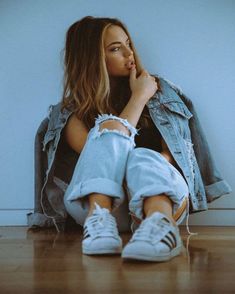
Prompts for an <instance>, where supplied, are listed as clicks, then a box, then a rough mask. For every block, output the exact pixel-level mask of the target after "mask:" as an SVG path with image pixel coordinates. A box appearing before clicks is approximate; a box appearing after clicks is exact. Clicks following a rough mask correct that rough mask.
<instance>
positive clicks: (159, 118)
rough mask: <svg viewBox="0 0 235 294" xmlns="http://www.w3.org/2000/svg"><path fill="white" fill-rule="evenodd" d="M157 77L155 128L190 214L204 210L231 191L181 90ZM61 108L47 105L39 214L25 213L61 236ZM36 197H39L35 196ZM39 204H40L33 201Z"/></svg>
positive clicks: (33, 223)
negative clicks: (185, 192)
mask: <svg viewBox="0 0 235 294" xmlns="http://www.w3.org/2000/svg"><path fill="white" fill-rule="evenodd" d="M155 76H156V77H158V78H159V80H160V84H161V89H162V92H159V91H157V92H156V93H155V94H154V96H153V97H152V98H151V99H150V100H149V102H148V103H147V106H148V108H149V112H150V115H151V118H152V120H153V122H154V123H155V125H156V127H157V128H158V129H159V131H160V133H161V135H162V137H163V139H164V140H165V142H166V144H167V146H168V148H169V150H170V152H171V154H172V156H173V157H174V159H175V161H176V163H177V164H178V166H179V168H180V169H181V172H182V174H183V176H184V178H185V180H186V182H187V184H188V187H189V191H190V200H191V201H190V212H191V213H193V212H199V211H202V210H206V209H207V208H208V206H207V203H208V202H212V201H213V200H215V199H217V198H219V197H220V196H222V195H224V194H228V193H230V192H231V188H230V186H229V185H228V183H227V182H226V181H225V180H223V179H222V177H221V175H220V173H219V171H218V170H217V168H216V166H215V163H214V161H213V159H212V156H211V153H210V150H209V147H208V144H207V141H206V138H205V135H204V133H203V131H202V128H201V125H200V123H199V120H198V117H197V114H196V112H195V109H194V106H193V104H192V102H191V100H190V99H189V98H188V97H186V95H185V94H183V93H182V91H181V90H180V88H178V87H176V86H175V85H173V84H172V83H171V82H169V81H168V80H166V79H164V78H162V77H160V76H159V75H155ZM60 108H61V103H58V104H56V105H51V107H50V113H49V117H48V118H49V123H48V127H47V131H46V133H45V136H44V139H43V152H44V154H46V158H47V171H46V174H45V175H44V181H43V186H42V189H41V193H40V198H41V199H40V205H41V208H42V209H41V210H42V212H43V213H42V214H41V213H38V212H37V211H35V213H34V214H32V213H30V214H28V224H29V226H30V227H34V226H41V227H43V226H45V227H46V226H51V225H53V224H54V225H55V226H56V229H57V231H62V230H63V228H64V224H65V221H66V217H67V212H66V210H65V207H64V203H63V196H64V190H65V189H66V183H64V182H63V181H61V180H60V179H58V178H55V177H54V168H53V167H54V166H55V163H56V160H55V158H56V157H55V155H56V150H57V148H58V144H59V142H60V138H61V132H62V130H63V128H64V126H65V125H66V122H67V120H68V118H69V117H70V115H71V114H72V112H71V111H68V110H64V111H63V112H61V109H60ZM37 198H38V197H37ZM35 201H36V202H39V199H35Z"/></svg>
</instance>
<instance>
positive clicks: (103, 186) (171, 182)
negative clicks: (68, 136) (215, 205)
mask: <svg viewBox="0 0 235 294" xmlns="http://www.w3.org/2000/svg"><path fill="white" fill-rule="evenodd" d="M107 120H117V121H119V122H120V123H122V124H123V125H124V126H125V127H126V128H127V129H128V130H129V131H130V135H126V134H125V133H124V132H122V131H119V130H110V129H102V130H100V124H101V123H102V122H104V121H107ZM135 135H138V134H137V130H136V129H135V128H134V127H133V126H132V125H131V124H130V123H129V122H128V121H127V120H125V119H122V118H119V117H117V116H114V115H111V114H110V115H108V114H104V115H100V116H99V117H98V118H97V119H96V121H95V126H94V127H93V128H92V129H91V130H90V132H89V134H88V138H87V141H86V144H85V146H84V148H83V150H82V152H81V154H80V156H79V159H78V162H77V164H76V166H75V169H74V173H73V177H72V179H71V182H70V183H69V185H68V187H67V189H66V191H65V195H64V203H65V207H66V210H67V212H68V213H69V214H70V215H71V216H72V217H73V218H74V219H75V221H76V222H77V223H78V224H80V225H83V224H84V221H85V218H86V216H87V214H88V210H89V203H88V201H87V196H88V195H89V194H91V193H100V194H105V195H108V196H110V197H112V198H113V211H112V214H113V215H114V216H115V217H116V220H117V225H118V228H119V231H127V230H130V222H131V218H130V215H129V211H130V213H131V214H133V215H135V216H136V217H137V218H138V219H143V201H144V198H145V197H150V196H153V195H159V194H163V193H164V194H165V195H167V196H169V198H170V199H171V200H172V201H173V203H174V206H173V211H176V210H177V208H178V207H179V206H180V204H181V203H182V201H183V199H184V198H185V197H186V196H188V193H189V191H188V186H187V184H186V182H185V180H184V178H183V177H182V175H181V174H180V172H179V171H178V170H177V169H176V168H175V167H174V166H173V165H172V164H170V163H169V162H168V161H167V160H166V159H165V157H163V156H162V155H161V154H160V153H159V152H156V151H154V150H150V149H147V148H135V141H134V137H135Z"/></svg>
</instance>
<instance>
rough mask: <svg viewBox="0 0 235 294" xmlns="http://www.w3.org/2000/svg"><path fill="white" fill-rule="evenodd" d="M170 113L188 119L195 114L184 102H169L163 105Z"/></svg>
mask: <svg viewBox="0 0 235 294" xmlns="http://www.w3.org/2000/svg"><path fill="white" fill-rule="evenodd" d="M163 105H164V107H166V108H167V109H168V110H170V112H172V113H175V114H178V115H180V116H181V117H184V118H186V119H190V118H191V117H192V116H193V114H192V113H191V112H190V111H189V110H188V108H187V106H186V105H185V104H184V103H182V102H178V101H177V102H176V101H172V102H168V103H164V104H163Z"/></svg>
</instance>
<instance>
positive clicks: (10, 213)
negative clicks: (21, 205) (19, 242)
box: [0, 209, 33, 226]
mask: <svg viewBox="0 0 235 294" xmlns="http://www.w3.org/2000/svg"><path fill="white" fill-rule="evenodd" d="M29 212H33V210H30V209H9V210H8V209H0V226H27V213H29Z"/></svg>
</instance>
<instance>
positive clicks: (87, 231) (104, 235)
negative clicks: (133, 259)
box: [82, 204, 122, 254]
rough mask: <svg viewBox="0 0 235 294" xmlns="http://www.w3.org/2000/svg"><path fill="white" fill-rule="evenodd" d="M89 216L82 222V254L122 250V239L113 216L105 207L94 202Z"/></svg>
mask: <svg viewBox="0 0 235 294" xmlns="http://www.w3.org/2000/svg"><path fill="white" fill-rule="evenodd" d="M95 205H96V208H95V209H94V211H93V213H92V215H91V216H89V217H88V218H87V219H86V221H85V224H84V232H83V241H82V253H83V254H118V253H121V251H122V240H121V238H120V237H119V235H118V230H117V224H116V221H115V218H114V217H113V216H112V215H111V214H110V212H109V210H108V209H106V208H101V207H100V206H99V205H98V204H95Z"/></svg>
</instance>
